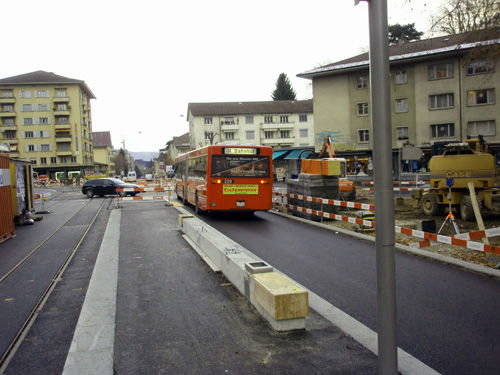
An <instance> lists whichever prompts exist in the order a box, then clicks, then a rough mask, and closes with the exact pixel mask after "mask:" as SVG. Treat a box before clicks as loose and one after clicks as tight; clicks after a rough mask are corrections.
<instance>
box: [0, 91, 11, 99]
mask: <svg viewBox="0 0 500 375" xmlns="http://www.w3.org/2000/svg"><path fill="white" fill-rule="evenodd" d="M0 96H1V97H2V98H13V97H14V93H13V92H12V90H2V91H1V94H0Z"/></svg>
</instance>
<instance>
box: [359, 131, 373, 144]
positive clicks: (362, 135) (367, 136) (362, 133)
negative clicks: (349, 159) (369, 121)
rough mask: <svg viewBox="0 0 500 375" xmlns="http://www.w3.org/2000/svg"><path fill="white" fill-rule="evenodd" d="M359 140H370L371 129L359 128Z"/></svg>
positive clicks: (366, 141)
mask: <svg viewBox="0 0 500 375" xmlns="http://www.w3.org/2000/svg"><path fill="white" fill-rule="evenodd" d="M358 142H359V143H368V142H370V131H369V130H368V129H360V130H358Z"/></svg>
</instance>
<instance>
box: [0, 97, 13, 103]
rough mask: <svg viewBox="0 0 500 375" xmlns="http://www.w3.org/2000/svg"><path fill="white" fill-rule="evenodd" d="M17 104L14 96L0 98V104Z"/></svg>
mask: <svg viewBox="0 0 500 375" xmlns="http://www.w3.org/2000/svg"><path fill="white" fill-rule="evenodd" d="M15 102H16V98H14V97H13V96H11V97H1V98H0V103H8V104H10V103H15Z"/></svg>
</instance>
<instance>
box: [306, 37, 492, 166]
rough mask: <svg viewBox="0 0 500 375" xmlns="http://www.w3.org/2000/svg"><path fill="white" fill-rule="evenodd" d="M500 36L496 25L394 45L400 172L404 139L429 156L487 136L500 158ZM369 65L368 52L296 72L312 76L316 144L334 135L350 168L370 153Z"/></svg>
mask: <svg viewBox="0 0 500 375" xmlns="http://www.w3.org/2000/svg"><path fill="white" fill-rule="evenodd" d="M499 36H500V31H499V30H498V29H497V30H483V31H477V32H469V33H462V34H456V35H447V36H441V37H437V38H432V39H425V40H419V41H415V42H409V43H403V44H397V45H393V46H390V47H389V55H390V79H391V81H390V90H391V119H392V132H393V134H392V139H393V144H392V147H393V169H394V172H395V173H398V172H399V171H400V170H402V169H403V167H404V166H405V161H404V160H401V156H400V155H399V153H400V150H401V148H402V147H403V146H404V145H405V144H411V145H414V146H417V147H419V148H421V149H422V150H423V151H424V152H425V153H426V154H428V155H430V154H432V153H434V154H436V153H440V151H441V149H442V147H444V146H443V145H444V144H448V143H452V142H460V141H463V140H464V139H466V138H467V137H476V136H478V135H482V136H484V139H485V140H486V142H487V143H488V144H489V148H490V150H491V151H492V152H493V153H495V154H496V155H497V160H498V156H500V135H499V134H497V130H496V127H497V119H498V117H499V114H500V104H499V103H498V101H496V94H497V92H498V86H499V82H500V65H499V64H500V56H499V55H498V44H499V42H500V39H499ZM368 63H369V61H368V54H367V53H363V54H360V55H357V56H353V57H350V58H348V59H345V60H342V61H338V62H335V63H332V64H328V65H324V66H321V67H318V68H315V69H312V70H309V71H306V72H303V73H300V74H298V76H299V77H302V78H307V79H311V80H312V85H313V103H314V104H313V106H314V128H315V147H316V149H317V150H318V149H319V148H320V147H321V144H322V142H323V139H324V137H325V136H332V137H333V139H334V143H335V148H336V151H337V155H338V156H341V157H345V158H347V159H348V162H349V163H350V165H351V166H352V164H354V163H355V162H356V161H357V162H358V163H359V164H361V167H365V166H366V165H367V164H366V163H367V161H368V160H369V158H371V157H372V149H373V141H372V129H371V125H370V113H371V107H370V105H371V103H370V90H369V86H370V77H369V73H368V70H369V65H368ZM420 166H422V165H417V168H419V167H420ZM423 166H424V167H425V165H423Z"/></svg>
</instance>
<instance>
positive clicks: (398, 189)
mask: <svg viewBox="0 0 500 375" xmlns="http://www.w3.org/2000/svg"><path fill="white" fill-rule="evenodd" d="M359 190H364V191H375V188H361V189H359ZM392 190H393V191H413V190H421V189H420V188H396V187H395V188H393V189H392Z"/></svg>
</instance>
